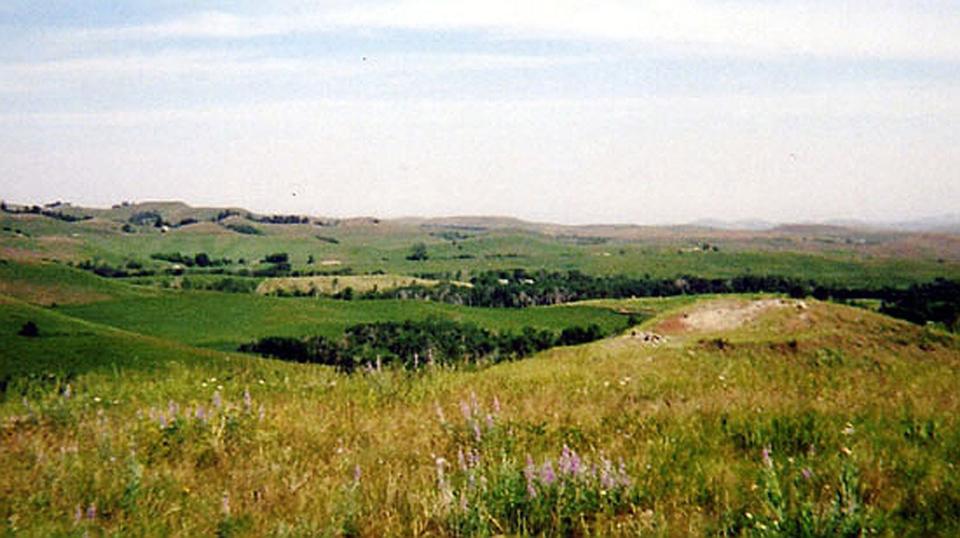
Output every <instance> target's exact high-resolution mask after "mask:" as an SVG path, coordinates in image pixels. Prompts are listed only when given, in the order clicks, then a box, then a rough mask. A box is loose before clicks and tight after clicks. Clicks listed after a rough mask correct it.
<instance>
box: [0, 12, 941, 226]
mask: <svg viewBox="0 0 960 538" xmlns="http://www.w3.org/2000/svg"><path fill="white" fill-rule="evenodd" d="M0 198H5V199H7V200H11V201H17V202H45V201H52V200H56V199H62V200H68V201H72V202H74V203H78V204H87V205H110V204H112V203H115V202H118V201H121V200H150V199H178V200H184V201H187V202H189V203H193V204H207V205H240V206H244V207H248V208H250V209H253V210H257V211H264V212H297V213H310V214H316V215H330V216H350V215H376V216H382V217H394V216H401V215H425V216H437V215H458V214H499V215H512V216H517V217H522V218H527V219H536V220H548V221H556V222H569V223H586V222H635V223H663V222H683V221H689V220H694V219H699V218H723V219H745V218H762V219H770V220H778V221H785V220H794V221H796V220H817V219H827V218H865V219H873V220H896V219H906V218H914V217H918V216H924V215H934V214H940V213H948V212H956V211H957V209H958V207H960V2H958V1H957V0H910V1H906V0H904V1H899V0H858V1H849V2H844V1H842V0H823V1H820V0H813V1H806V2H800V1H795V0H714V1H707V0H652V1H644V0H630V1H617V0H592V1H572V0H571V1H566V0H549V1H522V0H512V1H506V0H505V1H502V0H483V1H471V2H467V1H460V0H443V1H426V0H419V1H418V0H380V1H370V2H362V1H361V2H357V1H350V2H346V1H339V0H338V1H327V2H306V1H288V2H283V1H279V2H277V1H271V2H264V1H261V0H253V1H234V2H198V1H194V2H174V1H168V0H155V1H145V0H125V1H123V2H113V1H110V2H107V1H104V2H93V1H86V0H43V1H38V0H2V1H0Z"/></svg>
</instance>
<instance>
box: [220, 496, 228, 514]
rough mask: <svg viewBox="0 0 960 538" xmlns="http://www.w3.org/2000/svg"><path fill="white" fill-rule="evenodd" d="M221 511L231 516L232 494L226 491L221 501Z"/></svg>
mask: <svg viewBox="0 0 960 538" xmlns="http://www.w3.org/2000/svg"><path fill="white" fill-rule="evenodd" d="M220 511H221V512H223V515H225V516H229V515H230V494H229V493H227V492H226V491H224V492H223V498H222V499H220Z"/></svg>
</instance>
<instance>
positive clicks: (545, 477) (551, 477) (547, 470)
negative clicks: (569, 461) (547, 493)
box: [540, 460, 557, 486]
mask: <svg viewBox="0 0 960 538" xmlns="http://www.w3.org/2000/svg"><path fill="white" fill-rule="evenodd" d="M556 479H557V475H556V473H554V472H553V464H552V463H550V460H547V461H545V462H543V467H541V468H540V481H541V482H543V483H544V484H546V485H548V486H549V485H550V484H553V483H554V481H556Z"/></svg>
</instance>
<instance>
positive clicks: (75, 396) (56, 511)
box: [0, 204, 960, 536]
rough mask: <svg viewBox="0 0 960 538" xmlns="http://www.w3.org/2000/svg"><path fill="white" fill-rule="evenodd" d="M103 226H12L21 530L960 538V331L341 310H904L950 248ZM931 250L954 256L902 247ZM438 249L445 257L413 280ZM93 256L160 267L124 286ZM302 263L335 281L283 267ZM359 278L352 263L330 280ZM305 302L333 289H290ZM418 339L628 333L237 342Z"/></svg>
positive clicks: (615, 234)
mask: <svg viewBox="0 0 960 538" xmlns="http://www.w3.org/2000/svg"><path fill="white" fill-rule="evenodd" d="M74 209H75V210H76V211H77V212H78V213H82V214H91V215H95V218H93V219H90V220H87V221H80V222H72V223H66V222H61V221H58V220H56V219H51V218H47V217H42V216H36V215H21V214H15V215H11V214H3V215H2V219H3V225H4V227H6V228H9V229H10V230H9V231H5V232H4V234H5V235H3V236H2V237H0V248H2V258H0V389H2V393H0V441H2V442H0V468H3V469H4V473H3V478H2V479H0V521H2V523H0V525H2V529H3V532H4V533H6V534H9V535H17V536H19V535H23V536H84V535H90V536H99V535H102V536H129V535H136V536H166V535H177V536H210V535H214V536H316V535H321V536H450V535H459V536H495V535H568V536H569V535H573V536H637V535H650V536H690V535H694V536H868V535H878V536H896V535H907V536H930V535H932V536H954V535H956V534H957V533H960V479H958V478H957V477H958V476H960V473H958V472H957V469H956V468H955V466H956V465H957V464H958V462H960V423H958V419H957V417H958V416H960V396H958V395H960V376H958V375H957V369H958V367H960V338H958V337H957V335H956V334H955V333H954V332H950V330H949V329H950V327H948V326H945V325H942V324H936V323H930V324H927V325H919V324H913V323H908V322H907V321H904V320H901V319H895V318H892V317H889V316H886V315H882V314H880V313H877V312H875V310H878V309H881V307H882V306H883V304H882V303H883V302H882V301H881V300H879V299H870V300H868V301H863V302H862V303H863V304H864V305H867V306H869V307H870V308H858V307H854V306H849V305H845V304H839V303H836V302H830V301H826V300H817V299H815V298H813V297H809V296H805V297H788V296H786V295H785V294H771V293H751V294H746V293H743V294H680V295H676V296H670V297H634V298H629V297H604V298H594V299H590V300H579V301H573V302H561V304H553V305H550V306H528V307H525V308H492V307H476V306H464V305H460V304H450V303H447V302H442V301H435V300H421V299H413V298H407V299H402V298H382V297H379V298H377V297H367V298H360V297H359V296H358V297H355V298H353V299H352V300H346V299H344V298H342V297H341V298H334V297H332V296H331V294H332V293H334V292H336V291H337V290H335V289H334V288H333V279H337V289H340V288H342V287H348V286H349V287H351V288H354V290H355V291H356V292H357V294H358V295H359V294H360V293H362V292H365V291H370V290H372V286H373V285H376V286H377V289H383V288H384V287H386V288H390V287H391V286H392V283H393V282H396V281H400V282H401V284H403V281H407V282H409V281H410V280H414V281H415V282H416V283H417V284H422V285H424V286H426V287H431V286H439V285H441V284H442V283H444V282H449V281H452V280H457V281H463V282H468V281H469V279H470V278H472V277H475V276H477V275H482V274H483V271H485V270H488V269H491V268H493V269H502V270H504V271H505V274H504V276H505V277H510V274H509V273H510V272H511V271H513V270H514V269H525V270H529V271H531V272H535V271H538V270H541V269H546V270H550V271H554V270H567V269H569V270H574V271H578V272H582V273H583V274H585V275H622V274H629V275H635V276H643V275H647V274H650V275H652V276H656V277H658V278H665V279H672V278H679V277H680V276H681V275H691V276H697V277H709V278H730V277H734V276H738V275H742V274H743V273H744V272H747V273H752V274H759V275H780V276H789V277H797V278H804V279H811V280H813V281H815V282H819V283H831V284H840V285H856V286H861V287H863V288H870V287H871V286H894V287H898V289H899V288H904V289H905V288H906V287H907V286H910V285H914V284H922V283H926V282H929V281H932V280H933V279H934V278H938V277H942V278H947V279H955V278H957V277H958V275H960V262H958V259H957V258H956V257H955V254H954V250H953V249H955V239H954V237H953V236H949V235H943V236H936V237H932V236H924V238H918V237H919V236H910V237H909V238H906V239H905V238H904V237H900V236H897V235H896V234H890V233H888V232H884V234H875V235H870V234H868V233H864V232H860V231H850V230H846V231H839V230H829V233H830V237H860V236H864V237H867V238H872V239H871V240H875V241H876V243H874V244H866V245H865V244H862V243H859V242H858V241H852V240H851V242H846V241H845V240H840V241H839V243H837V242H831V243H825V242H819V243H817V245H814V246H811V245H809V244H808V243H809V241H801V239H800V238H801V237H804V236H803V235H800V236H798V235H796V234H795V233H794V232H792V231H790V232H782V233H781V232H776V233H772V234H768V233H767V232H764V233H757V234H754V235H752V236H750V235H749V234H746V233H743V234H733V235H731V234H729V233H726V232H725V233H720V232H716V231H709V230H694V231H690V230H685V231H677V230H672V229H671V230H666V229H651V230H641V231H638V230H633V229H616V230H602V232H603V234H605V235H603V236H602V239H598V236H597V235H596V230H593V229H588V228H582V229H576V230H569V229H565V230H562V232H563V233H557V231H556V230H552V229H549V228H544V227H542V226H539V225H538V226H534V225H528V224H524V223H520V224H518V223H516V222H507V223H503V222H501V221H496V223H497V224H491V222H490V221H483V222H486V226H487V227H486V228H483V229H480V228H481V226H478V223H477V222H474V221H467V222H466V223H464V222H461V223H459V224H450V223H436V222H434V223H423V222H416V221H383V222H380V223H378V224H373V223H372V222H369V221H367V220H362V221H357V222H349V223H346V222H341V223H337V224H332V223H325V224H324V225H323V226H319V225H316V224H295V225H280V224H263V223H259V222H255V221H250V222H252V224H250V225H251V226H257V227H258V228H263V229H264V230H265V232H264V235H263V236H259V235H248V234H240V233H236V232H233V231H229V230H228V229H225V228H224V226H222V225H221V224H218V223H214V222H210V221H207V222H198V223H195V224H189V225H186V226H182V227H175V228H172V229H170V230H168V231H166V232H161V231H157V229H156V228H155V227H154V226H152V225H143V226H141V225H136V227H135V228H134V232H133V233H130V232H123V231H122V230H121V229H120V228H121V226H122V225H123V224H129V219H130V217H131V215H133V214H135V213H137V212H138V211H141V212H142V211H145V210H148V209H150V210H153V209H157V210H160V211H161V212H165V213H164V215H163V217H164V219H165V220H168V221H176V220H178V219H187V218H194V217H199V218H207V219H209V218H211V217H215V216H216V215H217V214H218V213H219V212H220V210H215V209H199V210H198V209H194V208H189V207H186V206H182V205H178V204H169V205H162V204H161V205H152V206H148V207H146V208H144V207H133V208H130V207H124V208H119V209H114V210H102V211H101V210H98V211H93V210H87V209H83V208H74ZM230 218H232V219H237V218H238V217H236V216H233V217H230ZM193 227H200V228H199V229H194V230H191V228H193ZM17 230H19V232H17ZM823 232H824V231H823V230H820V231H818V232H817V233H823ZM802 233H803V234H809V230H806V231H804V232H802ZM436 234H442V235H439V236H438V235H436ZM778 234H779V235H778ZM316 235H322V236H323V237H325V238H326V239H323V240H320V239H317V238H316ZM465 235H470V237H464V236H465ZM910 238H914V239H916V242H915V244H917V245H929V248H930V250H929V251H925V250H923V248H927V247H922V248H921V251H917V252H914V251H911V252H910V254H909V255H905V254H903V253H898V252H896V249H895V248H894V247H895V246H896V245H898V244H914V243H911V242H910V240H908V239H910ZM331 239H332V240H333V241H332V240H331ZM334 241H335V242H334ZM925 242H926V243H925ZM418 243H423V244H424V245H425V246H426V250H427V254H428V258H427V259H425V260H410V259H407V257H408V256H409V255H410V253H411V251H412V248H413V247H415V246H416V245H417V244H418ZM704 243H708V244H709V247H706V246H705V245H704ZM784 245H787V246H784ZM824 245H827V246H824ZM713 246H717V249H716V250H714V249H713ZM918 248H920V247H918ZM621 250H622V251H623V253H621ZM200 253H203V254H204V255H205V256H206V257H205V258H204V259H203V261H202V262H200V260H201V258H200V257H199V256H198V255H199V254H200ZM281 253H282V254H284V255H285V256H277V255H278V254H281ZM457 253H461V254H457ZM464 253H465V254H464ZM155 254H161V256H160V257H157V256H154V255H155ZM173 254H176V256H174V255H173ZM309 256H312V257H313V260H314V263H313V264H309V263H307V262H308V259H309V258H308V257H309ZM456 256H473V257H460V258H457V257H456ZM241 257H242V258H245V263H244V264H240V263H239V262H238V261H239V259H240V258H241ZM271 257H272V258H273V259H274V260H275V261H273V262H268V261H266V260H267V258H271ZM283 259H286V260H287V261H281V260H283ZM333 259H336V260H339V261H340V262H341V263H340V264H338V265H331V264H328V265H320V262H321V261H323V260H333ZM85 260H98V263H102V264H108V265H110V266H111V267H115V268H119V269H122V270H124V271H128V272H130V273H136V272H142V271H147V270H149V271H152V273H150V274H143V275H139V276H137V275H135V274H129V275H125V276H120V275H118V274H117V273H115V272H108V273H103V272H102V271H101V272H99V273H98V272H97V271H96V270H95V269H97V268H98V267H102V265H96V264H92V265H86V266H85V265H83V264H82V262H84V261H85ZM170 260H177V261H170ZM226 260H229V262H228V261H226ZM188 261H189V262H190V263H191V264H192V265H189V266H187V265H186V263H187V262H188ZM130 262H134V263H133V264H130ZM283 263H289V264H290V267H289V268H282V271H288V272H292V271H311V270H312V271H314V272H315V273H317V274H313V275H312V276H293V275H292V274H290V275H284V276H279V277H276V276H266V275H261V276H257V275H255V274H254V273H255V272H256V271H258V270H261V269H265V268H272V269H273V270H280V269H281V264H283ZM175 266H179V267H175ZM345 267H349V268H351V271H350V272H351V273H353V274H326V273H330V272H331V271H334V270H337V269H343V268H345ZM242 270H246V272H245V273H241V271H242ZM457 272H459V275H457V274H456V273H457ZM103 274H106V275H108V276H103ZM524 274H525V273H524ZM510 278H513V277H510ZM518 278H519V277H518ZM287 279H289V280H287ZM525 279H526V276H524V277H522V278H520V280H521V281H522V280H525ZM225 280H230V281H231V285H230V286H228V287H225V286H223V282H224V281H225ZM187 282H191V284H189V285H187V284H186V283H187ZM238 282H239V284H238ZM290 282H293V283H294V285H296V283H297V282H311V283H312V284H314V285H315V286H317V287H319V288H322V289H321V291H320V292H319V293H316V294H313V295H311V296H298V297H279V296H274V295H271V294H265V293H269V292H270V291H271V290H268V289H265V288H263V287H262V286H268V285H287V284H289V283H290ZM271 283H275V284H271ZM241 284H242V285H241ZM218 286H219V289H214V288H217V287H218ZM365 286H367V287H365ZM204 288H207V289H204ZM258 288H259V291H260V293H258ZM468 289H469V288H468ZM521 289H522V288H521ZM301 291H306V290H301ZM858 304H859V303H858ZM938 308H939V307H938ZM405 322H417V323H420V322H426V323H450V324H451V325H449V326H450V327H461V326H466V325H469V326H475V327H477V328H479V329H480V330H483V331H489V333H490V334H492V335H502V334H520V333H521V332H522V331H523V330H524V328H530V330H531V331H532V330H536V331H544V332H545V333H549V334H562V331H564V330H569V329H570V328H575V327H576V328H582V327H588V326H594V325H595V326H596V327H597V329H598V331H600V333H599V334H600V335H601V336H602V338H600V339H595V340H593V341H590V342H587V343H583V344H579V345H558V344H557V342H559V341H556V342H554V343H552V344H550V345H545V346H543V347H544V348H545V349H542V350H539V351H531V352H524V353H517V354H515V355H506V354H504V355H491V356H490V357H480V358H474V359H471V360H470V361H465V362H462V363H457V362H455V361H451V362H438V363H437V364H433V363H431V364H430V365H423V366H422V367H420V368H417V369H412V368H404V367H402V366H389V367H384V368H382V369H381V368H374V367H372V366H371V365H369V364H368V365H367V368H365V369H359V370H357V371H353V372H352V373H347V372H346V371H344V370H343V369H341V368H336V367H334V366H328V365H325V364H319V363H316V364H311V363H309V361H308V363H297V362H290V361H287V360H279V359H277V358H270V357H262V356H256V355H254V354H252V353H243V352H240V351H238V349H239V348H240V346H241V345H244V344H249V343H251V342H254V341H257V340H261V339H266V338H279V339H287V340H283V341H284V342H298V341H306V342H310V340H302V339H308V338H312V337H323V338H324V339H326V340H324V341H328V342H338V341H340V340H342V339H343V338H345V336H344V335H345V334H347V333H348V332H349V331H350V330H351V328H355V327H357V326H359V325H364V324H377V323H396V324H402V323H405ZM30 325H32V326H33V328H32V329H30V328H29V327H28V326H30ZM440 326H442V327H448V326H447V325H440ZM413 327H414V328H415V329H416V330H421V331H422V330H426V329H424V328H423V327H429V325H413ZM591 339H592V337H591ZM344 349H347V348H344ZM538 349H540V348H538ZM528 351H529V350H528ZM377 352H378V353H379V352H381V351H380V350H379V348H377ZM418 364H419V363H418Z"/></svg>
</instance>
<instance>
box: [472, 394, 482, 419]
mask: <svg viewBox="0 0 960 538" xmlns="http://www.w3.org/2000/svg"><path fill="white" fill-rule="evenodd" d="M470 409H471V410H472V411H473V414H474V415H479V414H480V402H478V401H477V393H476V392H473V391H472V390H471V391H470Z"/></svg>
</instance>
